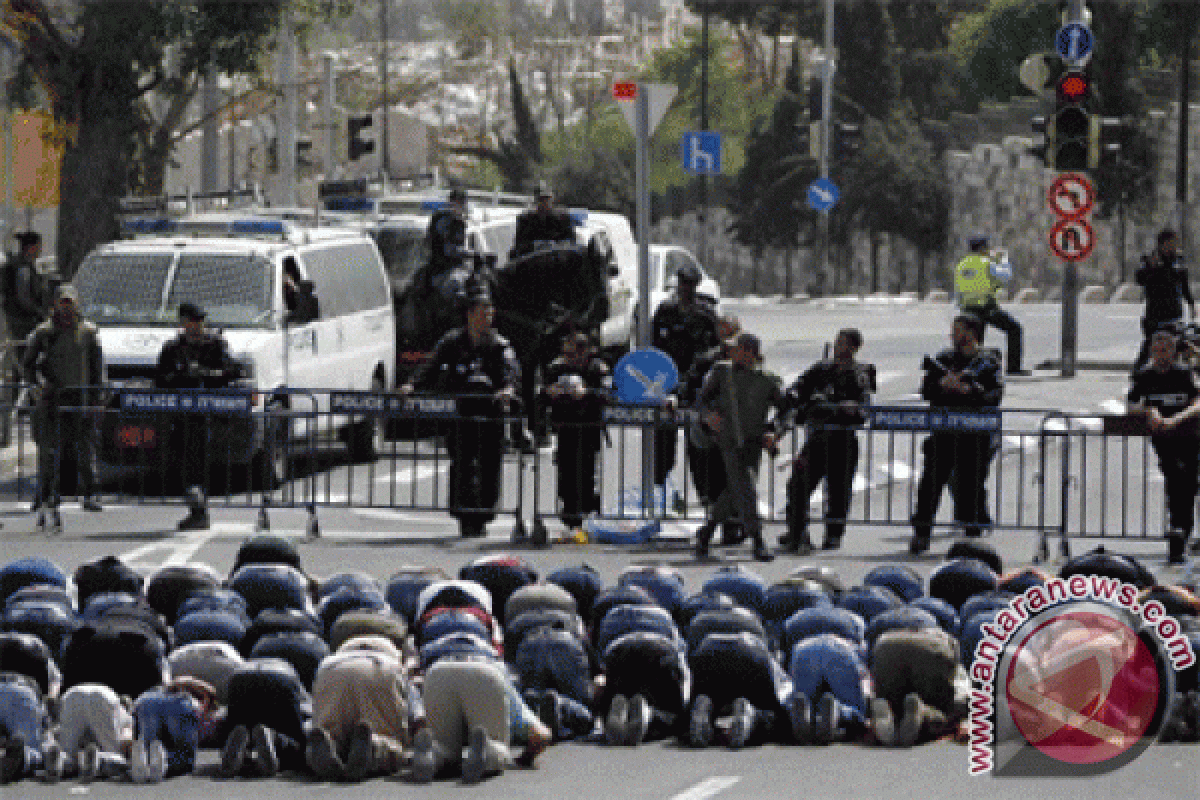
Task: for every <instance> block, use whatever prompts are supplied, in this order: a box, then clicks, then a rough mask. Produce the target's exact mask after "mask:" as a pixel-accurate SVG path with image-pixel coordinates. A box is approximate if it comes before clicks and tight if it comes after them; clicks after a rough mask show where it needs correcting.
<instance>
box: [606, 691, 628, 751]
mask: <svg viewBox="0 0 1200 800" xmlns="http://www.w3.org/2000/svg"><path fill="white" fill-rule="evenodd" d="M628 725H629V701H628V700H626V699H625V695H623V694H618V695H616V696H614V697H613V699H612V703H611V704H610V705H609V707H608V715H607V716H605V718H604V741H605V742H606V743H607V744H608V745H610V746H616V745H620V744H623V743H624V742H625V729H626V727H628Z"/></svg>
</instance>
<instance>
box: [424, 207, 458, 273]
mask: <svg viewBox="0 0 1200 800" xmlns="http://www.w3.org/2000/svg"><path fill="white" fill-rule="evenodd" d="M425 240H426V242H427V243H428V244H429V268H430V269H429V274H430V277H431V278H436V276H438V275H440V274H442V273H444V272H447V271H449V270H451V269H453V268H455V267H458V266H461V265H462V263H463V259H464V258H465V256H466V253H467V193H466V191H465V190H463V189H457V188H456V189H451V190H450V197H449V202H448V203H447V204H446V206H445V207H444V208H440V209H438V210H437V211H435V212H433V216H432V217H430V218H429V227H428V228H427V229H426V232H425Z"/></svg>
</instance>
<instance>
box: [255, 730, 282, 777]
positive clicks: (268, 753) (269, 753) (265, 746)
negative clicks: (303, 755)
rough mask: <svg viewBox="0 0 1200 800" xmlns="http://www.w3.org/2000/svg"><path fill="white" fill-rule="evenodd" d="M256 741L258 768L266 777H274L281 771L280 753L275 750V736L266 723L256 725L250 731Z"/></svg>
mask: <svg viewBox="0 0 1200 800" xmlns="http://www.w3.org/2000/svg"><path fill="white" fill-rule="evenodd" d="M250 738H251V740H252V741H253V742H254V754H255V755H256V756H258V769H259V772H260V774H261V775H262V776H263V777H264V778H273V777H275V775H276V774H277V773H278V772H279V754H278V753H277V752H275V737H274V736H273V735H271V731H270V729H269V728H267V727H266V726H265V725H255V726H254V730H252V731H251V732H250Z"/></svg>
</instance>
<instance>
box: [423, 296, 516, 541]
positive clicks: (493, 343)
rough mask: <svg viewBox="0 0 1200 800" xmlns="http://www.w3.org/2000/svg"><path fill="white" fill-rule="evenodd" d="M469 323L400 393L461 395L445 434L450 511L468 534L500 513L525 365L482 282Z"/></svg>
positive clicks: (451, 336)
mask: <svg viewBox="0 0 1200 800" xmlns="http://www.w3.org/2000/svg"><path fill="white" fill-rule="evenodd" d="M467 298H468V300H467V302H468V308H467V324H466V326H465V327H462V328H456V329H455V330H452V331H450V332H449V333H447V334H446V335H445V336H443V337H442V339H441V341H439V342H438V343H437V347H436V348H435V350H434V353H433V357H432V358H430V360H429V361H427V362H426V363H425V364H423V365H422V366H421V367H420V368H419V369H418V370H417V372H416V373H415V374H414V375H413V378H412V380H411V381H410V382H409V383H406V384H404V385H403V386H401V387H400V389H399V391H400V393H401V394H410V393H411V392H412V391H413V390H414V389H422V390H431V391H435V392H438V393H445V394H453V395H457V396H458V414H459V417H460V418H459V419H458V420H456V421H455V422H456V424H455V425H454V427H453V429H452V430H451V432H450V433H449V434H448V435H447V436H446V449H447V451H448V452H449V456H450V515H451V516H453V517H455V518H456V519H458V522H459V530H460V531H461V533H462V535H463V536H465V537H477V536H483V535H484V533H485V531H484V526H485V525H486V524H487V523H488V522H490V521H491V520H492V519H494V518H495V516H496V514H495V511H494V509H495V507H496V503H497V502H498V501H499V499H500V477H501V475H500V470H501V467H502V466H503V458H504V423H503V420H502V416H503V415H504V413H506V412H507V411H509V410H510V408H511V407H512V405H513V402H514V400H515V398H516V395H517V385H518V383H519V381H520V376H521V368H520V366H519V364H518V363H517V356H516V353H515V352H513V349H512V345H510V344H509V343H508V340H507V339H505V338H504V337H503V336H501V335H500V334H499V333H497V332H496V330H495V328H493V327H492V322H493V320H494V318H495V313H496V309H495V308H494V307H493V306H492V298H491V295H490V294H489V293H488V291H487V289H486V288H485V287H484V286H482V285H479V284H475V285H473V286H472V287H471V289H470V291H469V292H468V295H467Z"/></svg>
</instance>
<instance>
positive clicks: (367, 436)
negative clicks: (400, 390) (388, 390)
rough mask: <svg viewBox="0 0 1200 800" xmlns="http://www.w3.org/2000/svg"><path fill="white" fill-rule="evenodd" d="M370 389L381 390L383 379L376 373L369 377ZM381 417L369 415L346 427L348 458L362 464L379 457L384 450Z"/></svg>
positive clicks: (373, 390)
mask: <svg viewBox="0 0 1200 800" xmlns="http://www.w3.org/2000/svg"><path fill="white" fill-rule="evenodd" d="M371 391H372V392H383V391H385V387H384V385H383V379H382V378H380V377H379V376H378V375H376V376H375V377H374V378H372V379H371ZM383 422H384V421H383V419H382V418H381V417H376V416H369V417H366V418H365V419H361V420H359V421H358V422H354V423H351V424H350V425H349V426H348V427H347V428H346V446H347V447H348V448H349V450H350V459H351V460H352V461H354V462H356V463H360V464H364V463H368V462H371V461H374V460H375V459H377V458H379V456H380V454H381V453H383V451H384V447H385V444H384V435H383V434H384V425H383Z"/></svg>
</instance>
